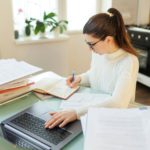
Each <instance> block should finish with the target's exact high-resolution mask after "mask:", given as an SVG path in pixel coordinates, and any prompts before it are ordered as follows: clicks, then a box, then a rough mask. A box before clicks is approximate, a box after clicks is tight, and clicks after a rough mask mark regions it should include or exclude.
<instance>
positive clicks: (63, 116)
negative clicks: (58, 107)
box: [45, 110, 77, 129]
mask: <svg viewBox="0 0 150 150" xmlns="http://www.w3.org/2000/svg"><path fill="white" fill-rule="evenodd" d="M50 115H52V118H51V119H50V120H48V121H46V123H45V128H50V129H52V128H54V127H55V126H57V125H59V127H60V128H62V127H64V126H65V125H66V124H68V123H69V122H72V121H75V120H77V114H76V111H75V110H66V111H60V112H51V113H50Z"/></svg>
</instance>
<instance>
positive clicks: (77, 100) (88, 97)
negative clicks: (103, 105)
mask: <svg viewBox="0 0 150 150" xmlns="http://www.w3.org/2000/svg"><path fill="white" fill-rule="evenodd" d="M109 97H110V95H108V94H99V93H75V94H74V95H73V96H71V97H70V98H69V99H68V100H67V101H62V103H61V105H60V108H61V109H66V108H74V109H76V108H79V107H82V106H85V105H90V104H93V103H96V102H99V103H100V102H104V101H105V100H106V99H108V98H109Z"/></svg>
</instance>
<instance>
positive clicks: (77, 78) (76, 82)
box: [66, 76, 81, 88]
mask: <svg viewBox="0 0 150 150" xmlns="http://www.w3.org/2000/svg"><path fill="white" fill-rule="evenodd" d="M72 80H73V77H72V76H69V77H68V78H67V80H66V82H67V85H68V86H69V87H71V88H74V87H76V86H78V85H79V83H80V82H81V77H80V76H75V77H74V80H73V81H72Z"/></svg>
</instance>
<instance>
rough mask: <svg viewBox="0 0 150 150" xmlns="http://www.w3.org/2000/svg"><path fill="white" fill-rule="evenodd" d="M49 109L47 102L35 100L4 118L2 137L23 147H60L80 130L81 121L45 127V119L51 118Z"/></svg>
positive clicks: (45, 149)
mask: <svg viewBox="0 0 150 150" xmlns="http://www.w3.org/2000/svg"><path fill="white" fill-rule="evenodd" d="M50 111H53V110H50V108H49V107H48V105H47V103H44V102H37V103H35V104H34V105H33V106H31V107H30V108H27V109H26V110H24V111H22V112H20V113H17V114H16V115H14V116H12V117H10V118H8V119H6V120H5V121H3V122H2V123H1V128H2V132H3V136H4V138H5V139H7V140H8V141H10V142H12V143H13V144H15V145H16V146H19V147H22V148H24V149H30V150H59V149H62V148H63V147H64V146H65V145H66V144H68V143H69V142H70V141H71V140H73V139H74V138H75V137H76V136H78V135H79V134H80V133H81V132H82V129H81V123H80V121H75V122H72V123H70V124H68V125H66V126H65V127H64V128H59V127H55V128H53V129H45V128H44V123H45V121H46V120H48V119H50V118H51V116H50V115H49V112H50Z"/></svg>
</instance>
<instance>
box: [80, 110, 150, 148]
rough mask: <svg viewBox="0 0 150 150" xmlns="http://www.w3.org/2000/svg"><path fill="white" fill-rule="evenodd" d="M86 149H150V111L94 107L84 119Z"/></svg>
mask: <svg viewBox="0 0 150 150" xmlns="http://www.w3.org/2000/svg"><path fill="white" fill-rule="evenodd" d="M82 127H83V131H84V132H85V133H84V135H85V141H84V150H101V149H102V150H150V142H149V141H150V110H149V109H145V110H141V109H135V108H134V109H109V108H91V109H89V111H88V114H87V117H83V118H82Z"/></svg>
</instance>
